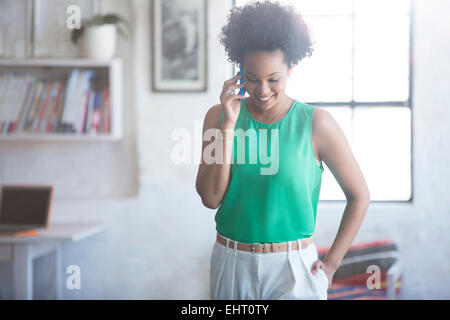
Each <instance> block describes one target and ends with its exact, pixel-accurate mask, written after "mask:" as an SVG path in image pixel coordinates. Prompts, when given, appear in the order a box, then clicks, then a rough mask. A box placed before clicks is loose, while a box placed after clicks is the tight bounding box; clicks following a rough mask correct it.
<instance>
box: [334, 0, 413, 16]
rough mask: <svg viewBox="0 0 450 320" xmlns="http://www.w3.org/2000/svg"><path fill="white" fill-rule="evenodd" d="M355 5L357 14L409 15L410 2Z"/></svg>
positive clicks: (362, 0) (367, 0)
mask: <svg viewBox="0 0 450 320" xmlns="http://www.w3.org/2000/svg"><path fill="white" fill-rule="evenodd" d="M337 2H339V1H337ZM354 5H355V13H356V14H376V15H378V14H408V13H409V7H410V0H356V1H354Z"/></svg>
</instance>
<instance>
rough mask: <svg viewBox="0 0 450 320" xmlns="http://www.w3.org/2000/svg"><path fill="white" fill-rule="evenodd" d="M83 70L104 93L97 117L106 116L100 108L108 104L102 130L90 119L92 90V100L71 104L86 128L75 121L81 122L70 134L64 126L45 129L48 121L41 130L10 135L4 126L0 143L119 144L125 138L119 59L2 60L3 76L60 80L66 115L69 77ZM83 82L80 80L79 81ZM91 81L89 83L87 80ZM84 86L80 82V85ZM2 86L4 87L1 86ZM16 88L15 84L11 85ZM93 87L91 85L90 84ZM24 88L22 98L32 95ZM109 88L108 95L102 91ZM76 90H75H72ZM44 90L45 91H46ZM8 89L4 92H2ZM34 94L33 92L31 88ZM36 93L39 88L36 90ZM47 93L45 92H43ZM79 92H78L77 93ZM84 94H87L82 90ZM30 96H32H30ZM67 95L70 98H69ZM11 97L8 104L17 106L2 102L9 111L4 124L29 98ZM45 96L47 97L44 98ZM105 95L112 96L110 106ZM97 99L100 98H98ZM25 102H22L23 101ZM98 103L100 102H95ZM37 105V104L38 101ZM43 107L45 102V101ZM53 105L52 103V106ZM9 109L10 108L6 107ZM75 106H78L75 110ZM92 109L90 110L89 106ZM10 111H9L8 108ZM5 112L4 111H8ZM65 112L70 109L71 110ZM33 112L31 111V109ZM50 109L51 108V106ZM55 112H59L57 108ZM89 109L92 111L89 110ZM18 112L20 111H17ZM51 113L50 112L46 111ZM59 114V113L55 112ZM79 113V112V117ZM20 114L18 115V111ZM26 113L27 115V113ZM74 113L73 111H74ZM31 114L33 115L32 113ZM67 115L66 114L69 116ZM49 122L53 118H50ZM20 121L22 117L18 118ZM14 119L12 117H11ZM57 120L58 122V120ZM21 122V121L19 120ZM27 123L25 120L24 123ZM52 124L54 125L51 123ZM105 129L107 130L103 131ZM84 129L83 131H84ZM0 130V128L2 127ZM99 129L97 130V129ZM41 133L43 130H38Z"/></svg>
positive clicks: (0, 95) (18, 130) (3, 106)
mask: <svg viewBox="0 0 450 320" xmlns="http://www.w3.org/2000/svg"><path fill="white" fill-rule="evenodd" d="M75 69H76V70H77V71H80V73H83V72H84V73H89V74H91V75H92V77H93V78H95V80H96V82H95V83H97V86H98V88H97V89H98V92H101V93H102V95H101V97H100V94H99V97H98V104H97V106H98V108H99V111H98V115H100V114H101V117H103V116H104V115H105V114H104V113H103V109H102V111H101V113H100V105H102V106H103V105H104V104H108V105H109V107H108V112H107V113H108V116H105V117H103V118H104V119H105V120H103V118H102V119H100V120H97V121H101V125H100V128H98V127H99V123H97V126H96V128H95V130H91V129H90V128H91V126H90V122H89V120H91V121H92V119H90V118H89V116H87V115H89V114H92V112H90V111H92V109H89V107H91V104H90V103H92V105H93V104H94V102H93V101H94V95H95V94H94V90H91V95H92V101H91V100H89V98H88V97H89V96H88V95H87V96H86V98H85V97H84V96H83V97H82V98H79V100H75V101H76V103H75V102H73V103H72V104H70V105H71V106H72V108H71V109H74V108H75V109H76V111H75V113H76V114H75V115H76V116H77V117H78V118H76V119H84V120H82V121H84V122H83V125H81V122H79V121H74V122H77V123H79V125H78V126H77V127H76V128H75V129H73V128H72V130H71V131H70V132H67V131H65V130H62V129H61V126H60V125H58V126H55V127H52V129H49V128H46V129H45V126H46V125H47V124H46V122H45V120H44V122H43V124H42V126H40V124H38V125H37V126H38V127H39V128H41V127H42V128H44V129H36V128H34V129H30V130H31V132H26V131H25V130H22V129H19V128H17V129H15V130H13V131H11V132H9V133H8V127H6V125H4V126H3V130H1V131H0V141H63V142H77V141H119V140H121V139H122V131H123V130H122V123H123V121H122V118H123V115H122V113H123V101H122V62H121V60H120V59H119V58H114V59H112V60H111V61H98V60H90V59H81V58H80V59H77V58H74V59H24V60H15V59H0V76H1V75H2V74H3V75H5V74H13V75H14V76H15V77H17V78H19V77H26V76H29V77H30V78H31V79H37V78H39V79H43V81H44V82H46V83H51V82H56V81H59V82H60V83H63V84H64V85H62V89H61V90H62V91H63V92H64V91H65V92H66V94H65V95H64V99H63V101H62V102H61V106H62V107H63V108H62V111H61V113H62V114H63V113H64V112H66V111H65V110H64V107H65V101H64V100H65V99H67V100H68V99H69V98H68V93H69V92H70V90H69V88H70V86H69V78H70V76H71V74H72V73H73V71H74V70H75ZM80 81H81V80H80ZM88 82H89V81H88ZM79 83H81V82H79ZM0 86H1V85H0ZM11 86H13V85H11ZM88 86H89V87H90V88H91V86H90V85H88ZM20 87H22V88H23V89H22V95H23V96H24V97H26V94H30V93H29V92H28V91H26V90H25V88H24V86H20V84H19V88H20ZM106 87H108V91H109V92H108V94H107V93H105V91H103V89H105V88H106ZM72 88H73V87H72ZM43 90H44V89H43ZM5 91H6V90H5V89H4V90H3V93H4V92H5ZM30 91H31V89H30ZM36 91H37V89H36ZM43 92H44V91H43ZM49 92H50V88H49V89H48V93H47V94H48V96H49V98H48V99H49V100H48V101H52V100H50V99H51V98H50V93H49ZM77 92H79V91H77ZM83 92H85V91H83ZM30 95H31V94H30ZM66 95H67V96H66ZM11 96H14V95H11V94H10V95H9V98H10V99H9V100H8V101H9V102H10V101H15V102H16V103H8V102H6V103H4V101H3V104H2V101H1V100H0V108H3V109H5V108H6V109H7V111H3V118H0V123H1V122H2V120H3V123H6V119H7V117H6V118H5V114H6V115H8V114H9V115H11V113H13V114H14V108H20V109H25V108H23V105H24V101H25V100H26V99H20V98H16V97H13V98H11ZM43 96H45V95H43ZM72 96H78V95H77V94H73V95H72ZM106 96H109V99H108V103H106V102H105V98H104V97H106ZM1 98H2V91H1V88H0V99H1ZM3 98H4V100H5V94H3ZM95 99H97V97H95ZM21 100H22V102H19V101H21ZM42 101H44V98H42ZM95 101H96V103H97V100H95ZM36 103H37V105H38V102H36ZM42 104H43V105H44V103H43V102H42ZM50 104H51V103H49V105H50ZM6 106H7V107H6ZM73 106H76V107H73ZM88 106H89V107H88ZM8 108H9V109H8ZM79 108H81V110H82V111H80V109H79ZM6 109H5V110H6ZM66 109H69V108H68V107H67V108H66ZM30 110H31V108H30ZM38 110H39V108H38V107H37V108H36V112H38ZM49 110H50V107H49ZM55 110H56V109H55ZM87 110H90V111H87ZM16 111H17V109H16ZM47 112H49V113H50V111H47ZM55 112H56V111H55ZM77 112H80V113H79V114H78V113H77ZM17 113H19V112H18V111H17ZM25 113H26V112H25ZM72 113H73V111H72ZM29 114H32V112H31V111H30V113H29ZM43 114H44V117H42V118H45V109H44V111H43ZM66 115H67V114H66ZM0 117H2V110H0ZM48 117H49V118H48V119H50V117H51V115H49V116H48ZM17 118H19V117H17ZM62 118H64V116H62V115H61V116H60V120H61V121H62V120H63V119H62ZM99 118H100V116H97V119H99ZM10 119H11V118H10ZM40 121H42V120H39V123H40ZM55 121H56V120H55ZM17 122H19V121H17ZM25 122H26V121H25ZM52 123H53V122H52ZM102 126H103V127H104V128H102ZM57 127H58V128H57ZM81 127H83V128H81ZM0 128H1V126H0ZM97 128H98V130H97ZM39 130H41V131H39Z"/></svg>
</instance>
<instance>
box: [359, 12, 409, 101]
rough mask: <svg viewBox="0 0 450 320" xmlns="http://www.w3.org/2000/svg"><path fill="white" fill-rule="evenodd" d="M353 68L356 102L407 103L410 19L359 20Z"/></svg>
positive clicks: (366, 18) (371, 18) (369, 18)
mask: <svg viewBox="0 0 450 320" xmlns="http://www.w3.org/2000/svg"><path fill="white" fill-rule="evenodd" d="M379 19H383V23H379ZM354 66H355V71H354V81H355V82H354V99H355V100H356V101H405V100H407V99H408V88H409V82H408V78H409V18H408V17H401V16H398V17H376V18H373V17H357V18H356V19H355V60H354Z"/></svg>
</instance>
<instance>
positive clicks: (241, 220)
mask: <svg viewBox="0 0 450 320" xmlns="http://www.w3.org/2000/svg"><path fill="white" fill-rule="evenodd" d="M221 43H222V44H223V45H224V46H225V50H226V51H227V53H228V59H229V61H230V62H234V63H239V62H240V61H242V65H243V70H244V74H243V75H240V74H239V73H238V74H237V75H236V76H235V77H233V78H231V79H229V80H227V81H225V82H224V85H223V90H222V93H221V95H220V101H221V103H220V104H217V105H215V106H213V107H211V108H210V109H209V110H208V112H207V114H206V116H205V120H204V126H203V130H204V133H205V132H207V131H208V130H216V132H217V135H216V138H215V140H214V146H215V149H214V153H215V155H214V156H216V155H219V156H220V157H221V158H220V159H221V161H215V162H213V163H211V161H205V158H207V157H208V152H207V150H211V149H208V146H209V144H208V141H203V153H202V160H203V161H201V164H200V166H199V170H198V175H197V181H196V187H197V192H198V193H199V195H200V196H201V199H202V202H203V204H204V205H205V206H206V207H208V208H211V209H216V208H219V209H218V210H217V213H216V216H215V221H216V230H217V241H216V242H215V244H214V248H213V252H212V256H211V276H210V280H211V284H210V291H211V297H212V298H213V299H326V298H327V289H328V287H329V285H330V284H331V281H332V279H333V275H334V273H335V271H336V270H337V268H338V266H339V264H340V262H341V261H342V259H343V257H344V255H345V253H346V251H347V250H348V247H349V246H350V245H351V243H352V241H353V239H354V238H355V236H356V234H357V232H358V229H359V228H360V225H361V223H362V220H363V218H364V215H365V213H366V211H367V208H368V205H369V201H370V200H369V199H370V198H369V190H368V188H367V185H366V182H365V180H364V177H363V175H362V173H361V170H360V168H359V166H358V163H357V162H356V160H355V158H354V156H353V154H352V151H351V149H350V147H349V144H348V143H347V140H346V138H345V136H344V134H343V132H342V130H341V129H340V127H339V126H338V124H337V123H336V121H335V120H334V119H333V117H332V116H331V115H330V114H329V113H328V112H327V111H325V110H324V109H321V108H318V107H315V106H312V105H307V104H304V103H301V102H299V101H297V100H295V99H293V98H291V97H289V96H287V95H286V93H285V88H286V81H287V78H288V77H289V76H290V75H291V73H292V70H293V68H294V66H295V65H296V64H298V62H299V61H300V60H301V59H303V58H304V57H306V56H309V55H311V53H312V48H311V40H310V37H309V32H308V28H307V26H306V25H305V23H304V22H303V19H302V17H301V15H299V14H298V13H296V12H295V9H294V8H293V7H291V6H282V5H280V4H277V3H273V2H269V1H266V2H253V3H251V4H249V5H246V6H244V7H236V8H233V9H232V10H231V12H230V15H229V21H228V24H227V25H226V26H224V27H223V29H222V35H221ZM241 76H243V77H244V83H243V84H242V85H241V84H236V82H237V81H238V80H239V79H240V77H241ZM323 76H326V75H323ZM241 88H245V90H246V91H247V92H248V95H249V97H248V98H244V97H245V95H240V94H233V92H234V91H235V90H237V89H241ZM299 89H301V88H299ZM238 132H240V134H242V132H245V135H244V136H243V139H241V138H242V136H241V137H239V135H238V134H237V133H238ZM242 141H244V142H245V143H244V147H242V144H241V145H239V142H241V143H242ZM261 142H266V144H269V145H270V146H269V147H267V145H266V146H265V148H263V147H261V146H262V145H261ZM216 153H217V154H216ZM267 153H270V154H271V156H272V158H271V162H272V163H268V162H267V161H266V160H267V158H266V159H265V161H262V160H264V157H263V156H264V155H266V154H267ZM255 155H256V156H255ZM274 155H275V156H274ZM209 156H210V155H209ZM240 157H241V158H240ZM239 158H240V159H241V160H242V159H245V161H244V163H242V161H241V162H240V163H239V161H237V160H239ZM215 159H216V160H217V158H215ZM249 159H253V160H254V159H257V161H256V162H254V161H253V162H251V161H249ZM209 160H210V159H209ZM276 161H277V162H278V163H277V164H276V168H275V169H276V170H272V172H270V173H266V174H264V173H263V171H262V169H264V168H266V169H267V168H268V167H269V166H270V165H272V164H273V163H274V162H276ZM322 161H323V162H325V163H326V165H327V166H328V168H329V169H330V170H331V172H332V173H333V175H334V177H335V178H336V180H337V181H338V183H339V185H340V186H341V188H342V190H343V192H344V194H345V195H346V198H347V205H346V208H345V211H344V215H343V218H342V221H341V224H340V226H339V230H338V233H337V235H336V238H335V240H334V242H333V245H332V247H331V248H330V250H329V253H328V255H327V256H326V257H325V258H324V259H323V261H321V260H318V254H317V248H316V246H315V245H314V242H313V239H312V235H313V233H314V229H315V222H316V209H317V204H318V200H319V193H320V185H321V177H322V172H323V170H324V168H323V165H322ZM219 206H220V207H219Z"/></svg>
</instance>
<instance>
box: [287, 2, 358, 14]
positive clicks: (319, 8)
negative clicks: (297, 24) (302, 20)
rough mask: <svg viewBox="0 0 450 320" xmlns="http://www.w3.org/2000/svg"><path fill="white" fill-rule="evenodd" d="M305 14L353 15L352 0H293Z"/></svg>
mask: <svg viewBox="0 0 450 320" xmlns="http://www.w3.org/2000/svg"><path fill="white" fill-rule="evenodd" d="M282 2H291V3H294V6H295V7H297V8H298V9H299V12H300V13H301V14H304V15H351V13H352V0H340V1H336V0H291V1H286V0H284V1H282Z"/></svg>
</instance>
